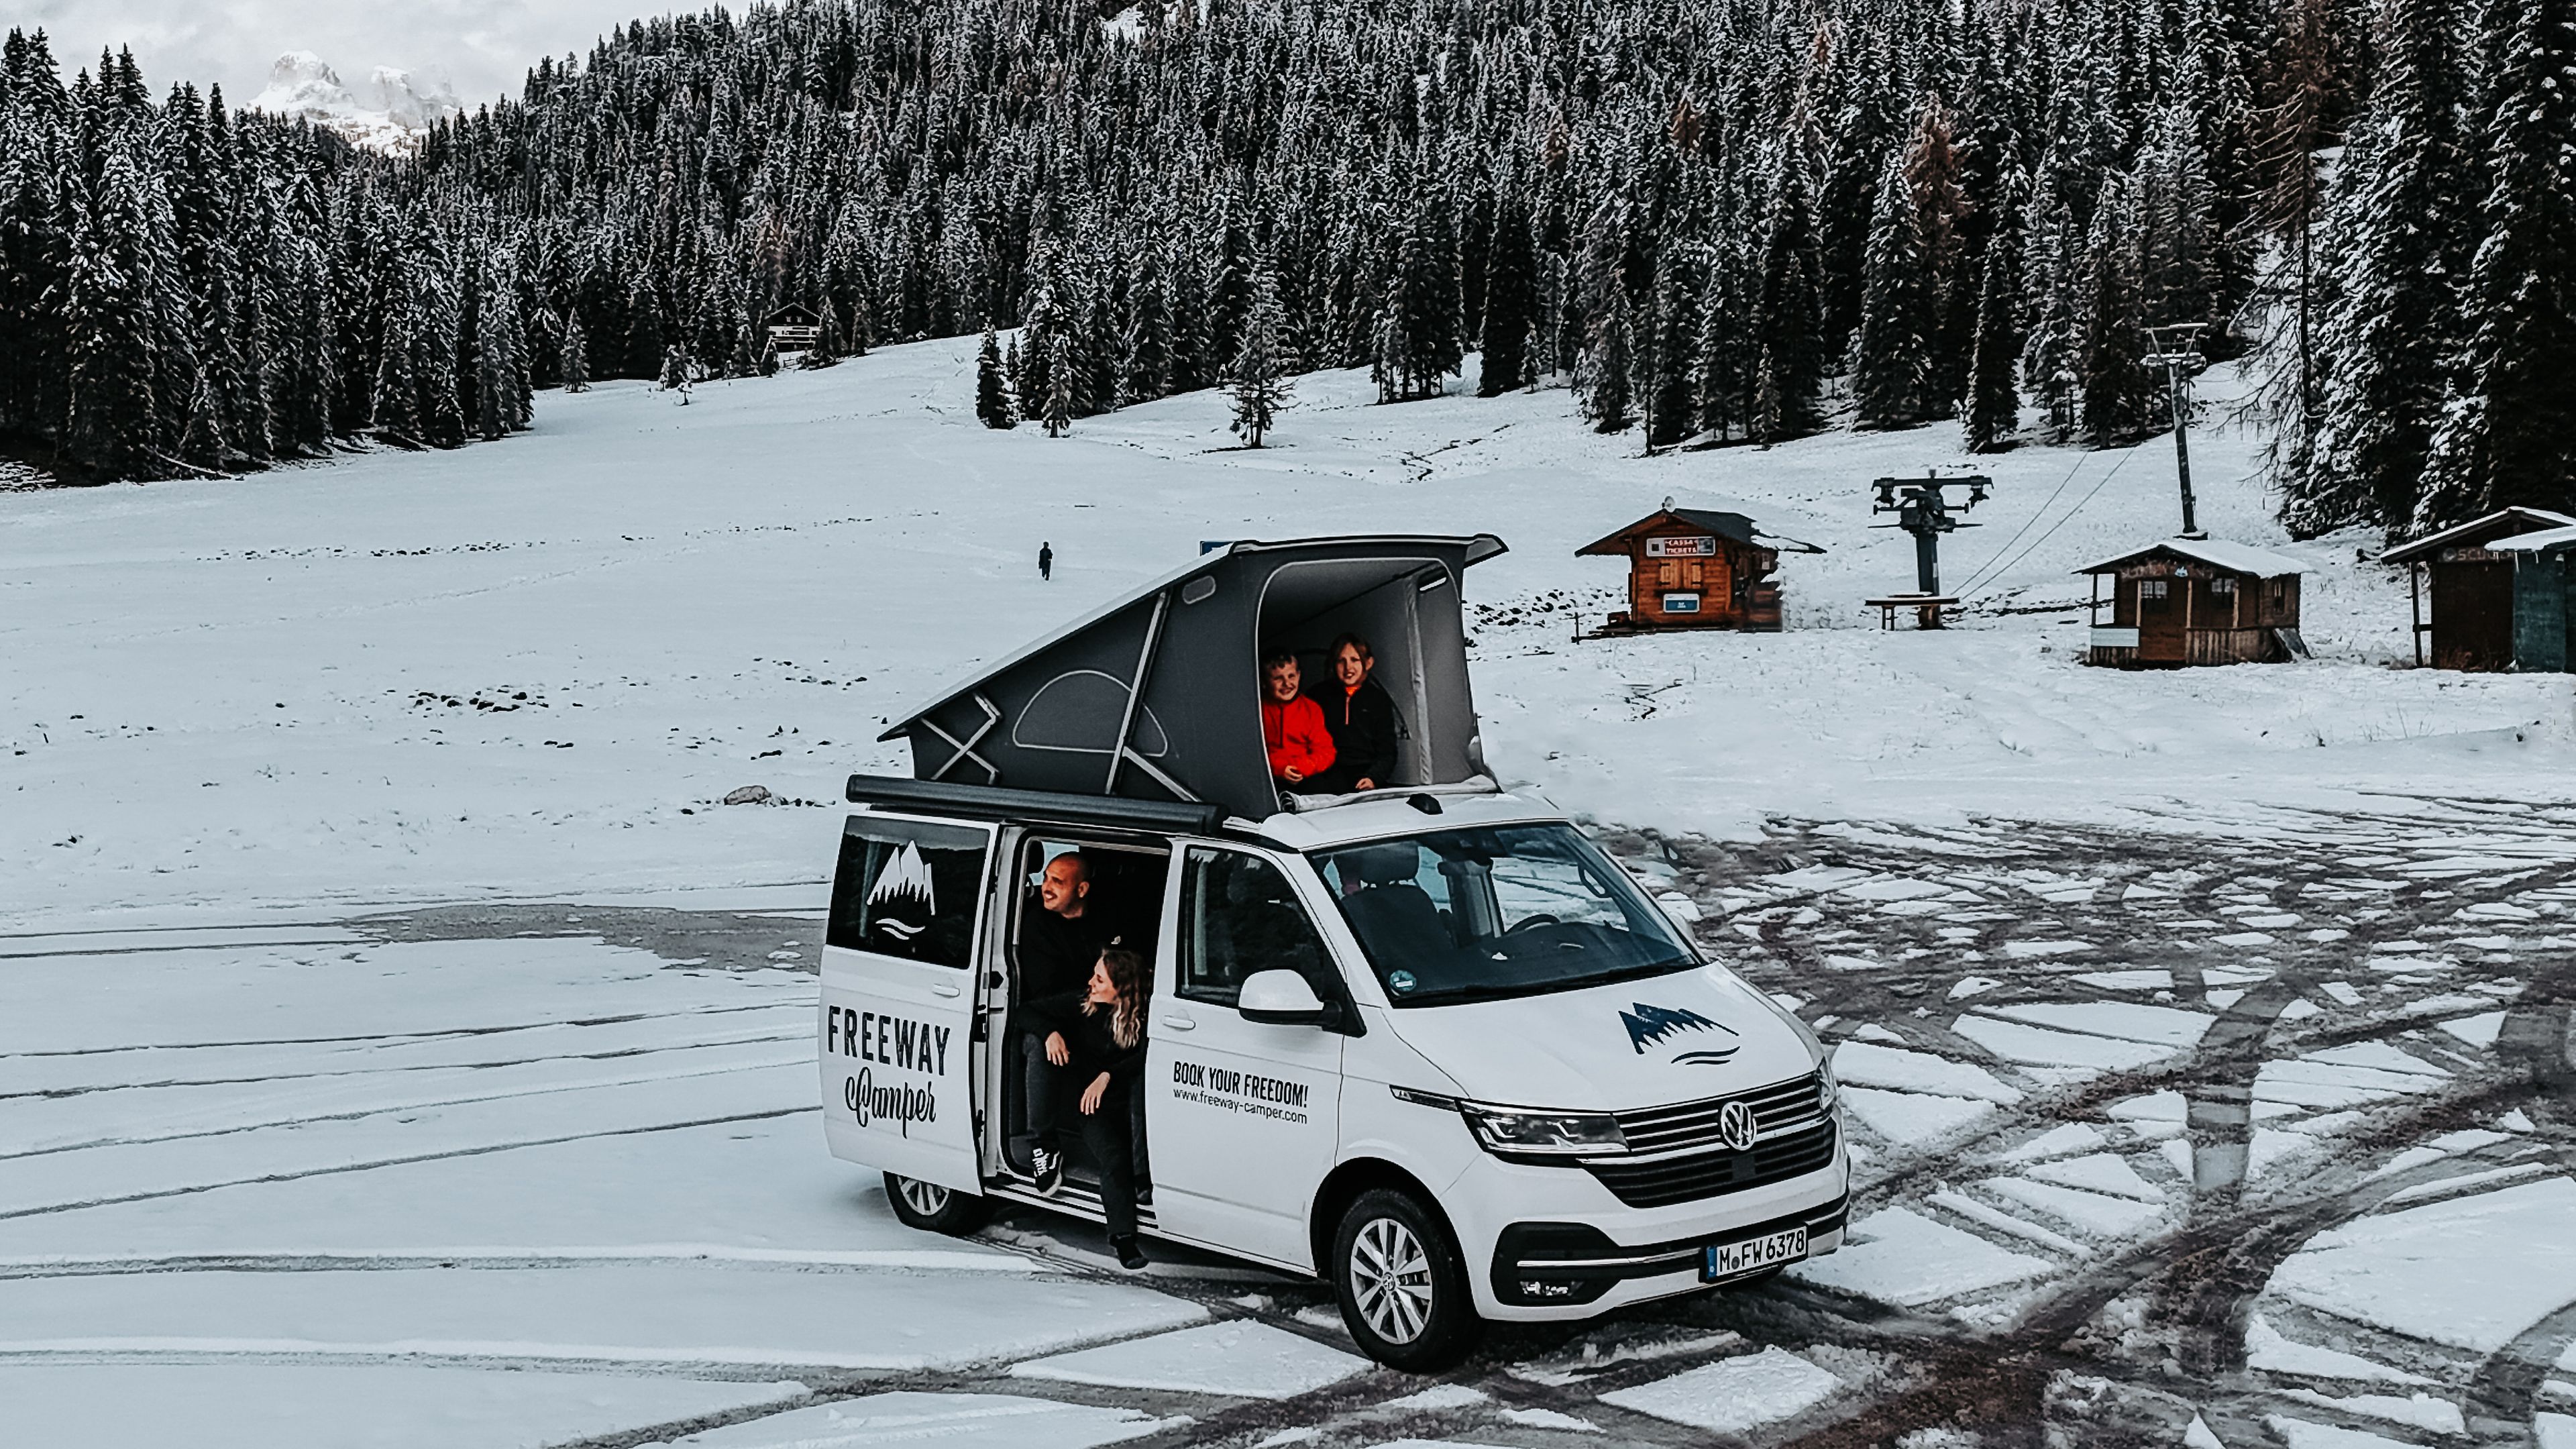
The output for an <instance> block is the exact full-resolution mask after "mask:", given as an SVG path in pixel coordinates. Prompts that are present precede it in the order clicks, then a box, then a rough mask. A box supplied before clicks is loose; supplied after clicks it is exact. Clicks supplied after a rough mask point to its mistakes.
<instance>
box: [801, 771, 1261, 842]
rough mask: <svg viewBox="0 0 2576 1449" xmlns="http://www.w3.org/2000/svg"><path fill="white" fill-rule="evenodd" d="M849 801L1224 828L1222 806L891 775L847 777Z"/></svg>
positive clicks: (965, 813)
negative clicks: (1012, 787)
mask: <svg viewBox="0 0 2576 1449" xmlns="http://www.w3.org/2000/svg"><path fill="white" fill-rule="evenodd" d="M849 793H850V803H851V804H853V805H881V806H884V807H885V808H886V809H889V810H920V811H925V812H928V813H931V814H937V815H955V816H960V817H962V818H965V819H969V820H1045V821H1054V822H1057V823H1060V824H1066V825H1109V826H1124V827H1126V828H1128V829H1131V830H1161V831H1177V832H1187V833H1191V834H1197V835H1214V834H1216V833H1217V832H1218V831H1219V830H1220V829H1222V828H1223V827H1224V825H1225V820H1226V810H1225V807H1224V806H1222V805H1209V804H1201V803H1195V802H1182V801H1164V800H1130V799H1127V798H1124V797H1122V796H1117V795H1073V794H1067V793H1065V792H1063V791H1059V790H1013V789H1009V788H1006V787H1004V786H1000V785H966V784H960V783H957V782H955V781H951V780H915V779H908V778H899V777H896V776H891V775H852V776H851V777H850V792H849Z"/></svg>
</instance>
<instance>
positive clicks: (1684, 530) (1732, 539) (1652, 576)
mask: <svg viewBox="0 0 2576 1449" xmlns="http://www.w3.org/2000/svg"><path fill="white" fill-rule="evenodd" d="M1784 548H1785V549H1788V550H1790V551H1793V552H1798V553H1823V552H1824V550H1823V549H1820V548H1818V547H1816V546H1815V545H1814V544H1811V543H1800V542H1798V541H1797V540H1796V539H1792V538H1775V537H1772V536H1770V535H1768V534H1765V533H1763V532H1762V531H1761V530H1760V529H1758V528H1756V527H1754V524H1753V520H1752V519H1750V518H1747V517H1745V516H1744V515H1743V514H1741V513H1721V512H1717V511H1715V510H1712V509H1705V508H1675V507H1674V506H1673V500H1671V499H1669V498H1667V499H1665V500H1664V506H1663V507H1662V508H1659V509H1657V510H1656V511H1654V512H1653V513H1649V514H1647V515H1646V516H1645V517H1643V518H1640V519H1638V520H1637V521H1636V522H1634V523H1631V524H1629V525H1628V526H1627V527H1625V528H1622V529H1620V530H1619V531H1618V532H1616V533H1613V534H1610V535H1608V536H1607V537H1604V538H1597V539H1594V540H1593V541H1592V542H1590V543H1587V544H1585V545H1584V546H1583V547H1581V548H1578V549H1576V550H1575V551H1574V554H1575V557H1577V558H1583V557H1602V558H1624V559H1626V560H1628V607H1627V609H1626V611H1625V612H1622V613H1614V614H1612V615H1611V616H1610V618H1609V621H1608V622H1607V623H1605V624H1604V625H1602V628H1601V632H1602V633H1604V634H1632V633H1640V632H1643V631H1646V630H1650V629H1744V630H1759V631H1763V632H1773V631H1777V630H1778V629H1779V627H1780V586H1779V585H1778V584H1777V583H1774V582H1772V580H1771V574H1772V571H1773V570H1774V569H1776V568H1778V567H1779V564H1780V553H1781V550H1782V549H1784Z"/></svg>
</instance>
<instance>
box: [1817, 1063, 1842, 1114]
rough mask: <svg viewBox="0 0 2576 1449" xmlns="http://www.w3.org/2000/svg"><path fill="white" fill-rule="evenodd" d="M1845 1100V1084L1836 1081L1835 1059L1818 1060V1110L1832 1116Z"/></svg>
mask: <svg viewBox="0 0 2576 1449" xmlns="http://www.w3.org/2000/svg"><path fill="white" fill-rule="evenodd" d="M1842 1099H1843V1084H1842V1083H1840V1082H1838V1081H1836V1080H1834V1059H1833V1058H1832V1057H1830V1056H1824V1057H1819V1058H1817V1059H1816V1110H1817V1111H1819V1112H1823V1113H1826V1114H1828V1115H1830V1114H1831V1113H1832V1112H1833V1110H1834V1108H1835V1107H1836V1106H1838V1105H1840V1104H1841V1102H1842Z"/></svg>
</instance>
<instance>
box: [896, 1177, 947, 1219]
mask: <svg viewBox="0 0 2576 1449" xmlns="http://www.w3.org/2000/svg"><path fill="white" fill-rule="evenodd" d="M902 1191H903V1205H904V1206H905V1207H908V1208H910V1209H912V1210H913V1211H914V1212H916V1213H918V1214H920V1215H921V1216H923V1217H925V1218H935V1217H937V1216H939V1215H940V1214H941V1213H943V1212H945V1211H947V1209H948V1189H946V1188H944V1187H941V1186H940V1185H939V1184H937V1183H935V1182H921V1181H918V1180H916V1179H913V1178H909V1177H907V1178H905V1179H904V1180H903V1188H902Z"/></svg>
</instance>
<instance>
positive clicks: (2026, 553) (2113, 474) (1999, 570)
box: [1959, 439, 2146, 598]
mask: <svg viewBox="0 0 2576 1449" xmlns="http://www.w3.org/2000/svg"><path fill="white" fill-rule="evenodd" d="M2145 441H2146V440H2144V439H2141V440H2140V441H2138V442H2135V443H2131V444H2130V445H2129V447H2128V449H2127V450H2126V451H2125V452H2123V453H2122V454H2121V455H2120V461H2119V462H2117V463H2114V464H2112V465H2111V471H2110V472H2108V473H2105V474H2103V475H2102V480H2101V482H2099V483H2096V484H2094V485H2093V491H2092V492H2091V493H2087V494H2085V495H2084V496H2083V497H2081V498H2079V499H2077V500H2075V506H2074V507H2073V508H2070V509H2068V510H2066V512H2065V513H2064V514H2063V515H2062V516H2060V517H2059V518H2058V520H2057V521H2056V522H2055V523H2052V524H2050V525H2049V526H2048V532H2047V533H2043V534H2041V535H2040V536H2039V537H2037V538H2034V539H2032V540H2031V541H2030V542H2029V543H2028V544H2026V545H2024V546H2023V548H2022V551H2021V552H2020V553H2017V554H2015V555H2013V556H2012V558H2011V559H2009V560H2008V561H2006V562H2004V563H2002V564H2000V565H1997V566H1995V567H1994V569H1993V570H1992V575H1991V576H1990V577H1989V578H1988V579H1987V580H1986V582H1989V583H1991V582H1993V579H1994V578H1999V577H2001V576H2002V574H2003V572H2004V570H2005V569H2008V568H2011V567H2012V566H2013V565H2014V564H2018V563H2020V562H2021V561H2022V560H2023V559H2026V558H2028V557H2030V556H2031V554H2032V553H2033V552H2034V551H2036V550H2037V549H2038V548H2039V546H2040V545H2041V544H2043V543H2046V542H2048V540H2049V536H2050V535H2051V534H2054V533H2056V532H2057V530H2059V529H2061V528H2064V527H2065V526H2066V525H2067V523H2068V521H2069V520H2071V519H2073V518H2074V517H2075V515H2077V514H2079V513H2081V512H2083V511H2084V505H2085V504H2087V503H2090V502H2092V501H2093V498H2094V495H2095V494H2098V493H2100V492H2101V491H2102V489H2103V488H2104V487H2105V486H2106V485H2108V484H2109V483H2110V481H2111V480H2112V479H2114V478H2117V477H2119V476H2120V470H2121V469H2122V468H2125V467H2127V466H2128V465H2129V460H2130V459H2131V458H2134V457H2136V456H2138V449H2139V448H2141V447H2143V446H2145ZM1967 592H1968V591H1967V589H1965V588H1961V589H1960V590H1959V594H1960V597H1962V598H1965V597H1966V596H1967Z"/></svg>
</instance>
